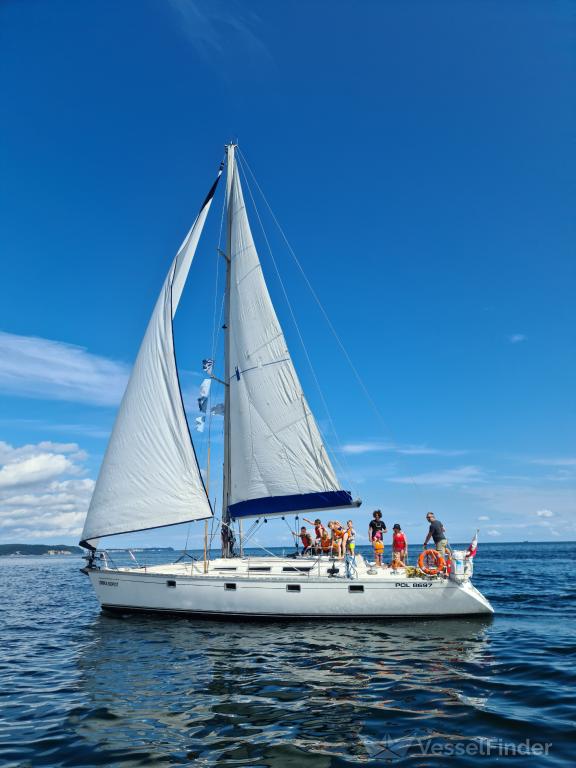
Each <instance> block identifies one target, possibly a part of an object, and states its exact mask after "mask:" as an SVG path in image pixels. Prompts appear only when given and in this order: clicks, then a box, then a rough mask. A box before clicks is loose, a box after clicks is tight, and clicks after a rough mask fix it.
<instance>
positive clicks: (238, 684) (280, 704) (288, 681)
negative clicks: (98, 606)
mask: <svg viewBox="0 0 576 768" xmlns="http://www.w3.org/2000/svg"><path fill="white" fill-rule="evenodd" d="M490 623H491V619H490V617H488V618H475V619H461V620H458V621H441V620H430V621H422V620H420V621H417V622H411V621H398V622H393V623H384V622H377V621H374V622H364V623H338V622H326V623H324V624H321V623H318V622H312V623H308V622H306V623H291V624H284V625H283V624H257V623H235V624H227V623H221V622H199V623H192V622H189V621H186V620H174V621H172V622H166V621H165V620H156V619H154V618H153V617H150V618H149V617H135V616H131V617H129V618H127V619H122V618H115V617H110V616H106V615H100V616H98V618H97V619H96V620H95V622H94V624H93V627H92V632H93V638H92V641H91V642H90V643H89V645H88V647H87V648H86V650H85V651H84V653H83V654H82V655H81V656H80V657H79V660H78V665H79V671H80V675H81V679H82V687H83V689H84V694H85V696H86V698H87V708H86V710H85V712H84V713H83V714H82V716H79V713H76V714H75V718H76V722H75V724H74V727H75V730H76V733H77V736H78V737H79V738H80V739H81V740H82V741H84V744H85V746H86V747H88V748H92V749H93V748H97V750H98V753H99V754H100V755H102V756H103V757H104V756H107V760H108V762H110V763H112V762H114V761H115V763H117V764H119V765H120V764H128V763H130V764H132V765H139V764H143V763H141V760H145V761H148V760H152V763H153V764H154V765H164V764H165V765H169V764H170V765H172V764H174V762H176V763H178V762H186V761H189V760H200V764H202V763H204V762H205V764H206V765H210V764H214V763H217V764H218V765H225V764H227V763H228V761H230V762H232V761H248V762H250V761H254V760H258V761H259V764H260V762H261V761H265V762H266V765H278V766H280V765H282V766H285V765H290V764H291V762H292V761H294V763H296V762H297V763H298V767H299V768H302V766H303V765H307V764H312V761H313V765H314V766H322V765H326V766H328V765H329V764H330V763H331V759H332V758H333V757H334V756H335V755H339V756H343V757H344V756H347V757H348V758H353V759H356V760H360V761H362V760H367V759H369V754H370V745H371V744H373V743H378V739H382V738H383V737H384V736H385V735H386V734H390V733H393V734H394V735H395V736H398V737H401V736H402V735H403V734H405V733H408V732H409V731H414V729H415V728H419V727H421V729H422V731H424V730H426V731H427V732H436V733H443V734H447V733H451V734H452V737H455V736H458V735H459V734H456V733H454V731H455V723H456V722H457V723H458V726H459V729H461V728H462V726H463V725H464V722H463V721H464V720H466V721H468V718H467V717H466V716H465V715H466V714H468V715H469V716H472V715H473V711H474V710H477V708H478V707H481V706H482V703H481V701H480V700H479V697H478V696H477V695H476V694H477V693H478V683H479V681H480V679H481V678H482V677H484V676H485V675H486V674H487V672H488V670H489V667H490V664H491V654H490V644H489V639H488V635H487V632H486V630H487V627H488V626H489V625H490ZM480 698H481V697H480ZM464 727H465V728H466V726H464ZM467 730H468V732H469V722H468V727H467ZM148 764H150V763H148Z"/></svg>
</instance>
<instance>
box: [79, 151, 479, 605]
mask: <svg viewBox="0 0 576 768" xmlns="http://www.w3.org/2000/svg"><path fill="white" fill-rule="evenodd" d="M236 153H237V145H235V144H233V143H231V144H228V145H227V146H226V156H225V161H223V162H222V164H221V166H220V168H219V171H218V175H217V177H216V180H215V181H214V183H213V185H212V187H211V189H210V191H209V193H208V195H207V197H206V199H205V200H204V202H203V204H202V206H201V208H200V211H199V213H198V216H197V217H196V220H195V221H194V223H193V225H192V227H191V228H190V231H189V232H188V234H187V236H186V238H185V239H184V242H183V243H182V245H181V247H180V249H179V250H178V252H177V254H176V256H175V258H174V260H173V262H172V264H171V266H170V269H169V271H168V275H167V277H166V279H165V281H164V284H163V286H162V290H161V291H160V295H159V297H158V300H157V302H156V305H155V307H154V311H153V313H152V317H151V319H150V322H149V324H148V327H147V330H146V333H145V336H144V339H143V341H142V344H141V347H140V350H139V352H138V356H137V358H136V362H135V364H134V367H133V370H132V374H131V376H130V379H129V382H128V385H127V388H126V391H125V394H124V397H123V399H122V402H121V404H120V408H119V411H118V414H117V417H116V421H115V424H114V428H113V431H112V434H111V437H110V440H109V443H108V446H107V449H106V453H105V456H104V459H103V462H102V466H101V469H100V472H99V476H98V479H97V482H96V486H95V489H94V493H93V496H92V499H91V503H90V506H89V510H88V513H87V516H86V521H85V525H84V529H83V532H82V539H81V541H80V544H81V546H83V547H85V548H86V549H87V550H88V555H87V556H86V559H87V561H88V562H87V566H86V568H85V569H84V570H85V572H86V573H87V574H88V576H89V577H90V579H91V582H92V585H93V587H94V590H95V592H96V595H97V597H98V599H99V601H100V604H101V606H102V609H103V610H105V611H112V612H121V613H124V612H130V611H144V612H151V613H164V614H183V615H190V616H211V617H218V618H230V619H232V618H235V619H241V618H282V619H286V618H311V619H317V618H322V617H341V618H352V617H358V618H368V617H400V616H402V617H405V616H414V617H420V616H428V617H429V616H455V615H467V614H487V613H492V612H493V611H492V607H491V606H490V604H489V602H488V601H487V600H486V598H485V597H484V596H483V595H482V594H481V593H480V592H479V591H478V590H477V589H476V588H475V587H474V586H473V585H472V582H471V579H470V573H469V572H464V571H462V572H460V573H458V574H456V573H455V572H453V573H451V574H450V577H446V575H445V574H442V575H438V576H426V575H425V574H422V573H421V574H419V575H418V576H417V577H414V576H408V575H407V572H406V570H405V569H404V570H402V569H400V570H398V569H397V570H391V569H382V568H375V567H374V564H373V563H371V562H369V561H368V560H366V559H364V558H363V557H362V556H361V555H359V554H358V555H356V556H355V557H354V558H353V562H352V563H350V562H349V561H348V560H347V561H346V562H344V561H342V560H336V559H335V558H334V557H333V556H330V555H323V554H310V555H307V556H300V557H298V558H294V557H280V556H277V555H275V554H274V553H271V552H268V553H266V554H264V555H258V556H244V553H243V552H242V551H241V552H240V554H239V555H235V553H234V552H233V546H232V545H233V540H234V536H233V531H234V526H235V525H241V523H242V521H244V520H246V519H252V520H259V519H261V518H266V519H267V518H269V517H273V516H285V515H287V514H309V515H312V514H315V515H316V514H320V513H323V514H329V515H331V516H332V515H333V513H334V512H335V511H336V510H350V509H353V508H355V507H357V506H359V504H360V501H359V500H355V499H353V497H352V494H351V493H350V491H348V490H345V489H343V488H342V487H341V484H340V482H339V480H338V477H337V475H336V472H335V471H334V468H333V465H332V462H331V460H330V456H329V454H328V451H327V449H326V446H325V444H324V441H323V439H322V436H321V434H320V430H319V429H318V426H317V423H316V420H315V418H314V415H313V413H312V411H311V409H310V407H309V405H308V402H307V400H306V398H305V396H304V393H303V390H302V387H301V384H300V381H299V379H298V375H297V373H296V369H295V367H294V364H293V362H292V358H291V356H290V353H289V350H288V347H287V344H286V340H285V338H284V334H283V332H282V328H281V326H280V322H279V320H278V317H277V315H276V312H275V309H274V306H273V304H272V300H271V298H270V294H269V292H268V288H267V286H266V282H265V279H264V274H263V271H262V266H261V264H260V260H259V257H258V253H257V250H256V247H255V244H254V240H253V237H252V232H251V229H250V224H249V221H248V215H247V210H246V205H245V202H244V195H243V189H242V183H241V178H240V173H239V166H238V160H237V156H236ZM224 167H226V192H225V211H226V249H225V251H224V252H222V253H221V256H222V258H223V259H224V261H225V264H226V289H225V322H224V326H223V328H224V358H225V361H224V370H223V380H222V383H223V385H224V460H223V484H222V485H223V493H222V512H221V525H222V554H221V556H219V557H215V558H212V557H207V556H206V545H205V556H204V559H203V560H202V559H194V558H193V559H184V560H182V559H180V560H179V561H177V562H175V563H169V564H163V565H156V566H146V567H141V566H140V565H139V564H138V563H135V564H133V565H130V566H126V567H117V566H115V565H114V564H113V563H112V562H111V560H110V558H109V557H107V556H106V550H102V549H100V544H99V542H100V540H101V539H103V538H105V537H109V536H113V535H117V534H124V533H130V532H135V531H144V530H149V529H153V528H161V527H166V526H172V525H179V524H182V523H187V522H190V521H198V520H205V521H206V520H208V519H210V518H213V516H214V510H213V505H212V504H211V502H210V500H209V497H208V493H207V488H206V485H205V481H204V477H203V475H202V471H201V469H200V466H199V462H198V459H197V456H196V452H195V447H194V442H193V440H192V437H191V433H190V430H189V426H188V421H187V416H186V411H185V407H184V402H183V398H182V390H181V386H180V378H179V371H178V366H177V363H176V355H175V349H174V333H173V320H174V315H175V313H176V310H177V309H178V304H179V302H180V299H181V296H182V291H183V289H184V285H185V283H186V280H187V277H188V274H189V271H190V268H191V265H192V262H193V259H194V254H195V252H196V249H197V246H198V243H199V240H200V236H201V234H202V230H203V228H204V224H205V222H206V217H207V216H208V212H209V210H210V207H211V205H212V201H213V198H214V194H215V192H216V188H217V186H218V183H219V180H220V177H221V175H222V174H223V171H224ZM211 375H212V377H213V378H216V377H215V375H214V374H211Z"/></svg>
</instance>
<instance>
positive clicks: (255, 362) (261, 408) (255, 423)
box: [228, 152, 353, 518]
mask: <svg viewBox="0 0 576 768" xmlns="http://www.w3.org/2000/svg"><path fill="white" fill-rule="evenodd" d="M228 163H229V167H228V173H232V174H233V177H232V181H231V184H229V189H230V193H229V200H228V209H229V214H228V215H229V227H230V236H229V237H230V245H229V248H230V254H229V256H230V270H231V279H230V328H229V333H230V339H229V355H230V368H229V370H230V380H229V401H230V416H229V420H230V424H229V429H230V490H229V499H228V504H229V506H228V512H229V514H230V516H231V517H232V518H239V517H245V516H252V517H254V516H259V515H265V514H266V515H269V514H280V513H284V512H294V511H299V510H313V509H324V508H333V507H346V506H351V505H352V503H353V502H352V498H351V496H350V493H349V492H348V491H343V490H340V488H339V484H338V480H337V478H336V475H335V472H334V469H333V468H332V464H331V462H330V459H329V457H328V455H327V453H326V448H325V446H324V444H323V441H322V438H321V436H320V433H319V430H318V427H317V425H316V421H315V419H314V416H313V415H312V413H311V411H310V408H309V406H308V403H307V402H306V398H305V397H304V393H303V391H302V387H301V386H300V382H299V380H298V376H297V374H296V371H295V369H294V365H293V364H292V360H291V359H290V354H289V352H288V348H287V346H286V340H285V338H284V334H283V333H282V329H281V327H280V323H279V322H278V318H277V316H276V312H275V311H274V307H273V305H272V301H271V299H270V295H269V293H268V289H267V286H266V283H265V281H264V276H263V273H262V268H261V265H260V261H259V258H258V254H257V252H256V248H255V246H254V241H253V239H252V233H251V231H250V225H249V223H248V218H247V214H246V208H245V204H244V198H243V194H242V188H241V183H240V178H239V173H238V166H237V165H236V162H235V160H234V159H233V156H232V163H231V162H230V152H229V161H228Z"/></svg>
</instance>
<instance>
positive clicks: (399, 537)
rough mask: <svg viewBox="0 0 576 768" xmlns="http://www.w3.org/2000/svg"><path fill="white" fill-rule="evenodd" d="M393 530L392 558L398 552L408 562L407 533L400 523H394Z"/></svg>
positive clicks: (401, 558)
mask: <svg viewBox="0 0 576 768" xmlns="http://www.w3.org/2000/svg"><path fill="white" fill-rule="evenodd" d="M392 530H393V533H392V558H394V555H396V554H398V557H399V558H400V560H402V561H403V562H406V561H407V559H408V539H407V538H406V534H405V533H404V531H403V530H402V528H401V527H400V524H399V523H394V527H393V529H392Z"/></svg>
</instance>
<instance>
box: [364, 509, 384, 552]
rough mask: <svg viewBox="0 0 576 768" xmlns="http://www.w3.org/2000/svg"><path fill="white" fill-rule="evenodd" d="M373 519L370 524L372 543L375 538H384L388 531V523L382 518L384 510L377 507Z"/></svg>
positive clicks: (369, 530) (369, 534) (369, 536)
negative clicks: (381, 510)
mask: <svg viewBox="0 0 576 768" xmlns="http://www.w3.org/2000/svg"><path fill="white" fill-rule="evenodd" d="M372 517H373V518H374V519H373V520H370V525H369V526H368V540H369V541H370V543H371V544H372V543H373V542H374V541H375V540H377V539H380V541H383V540H384V534H385V533H386V532H387V528H386V523H385V522H384V521H383V520H382V512H380V510H379V509H377V510H376V511H375V512H373V513H372Z"/></svg>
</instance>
